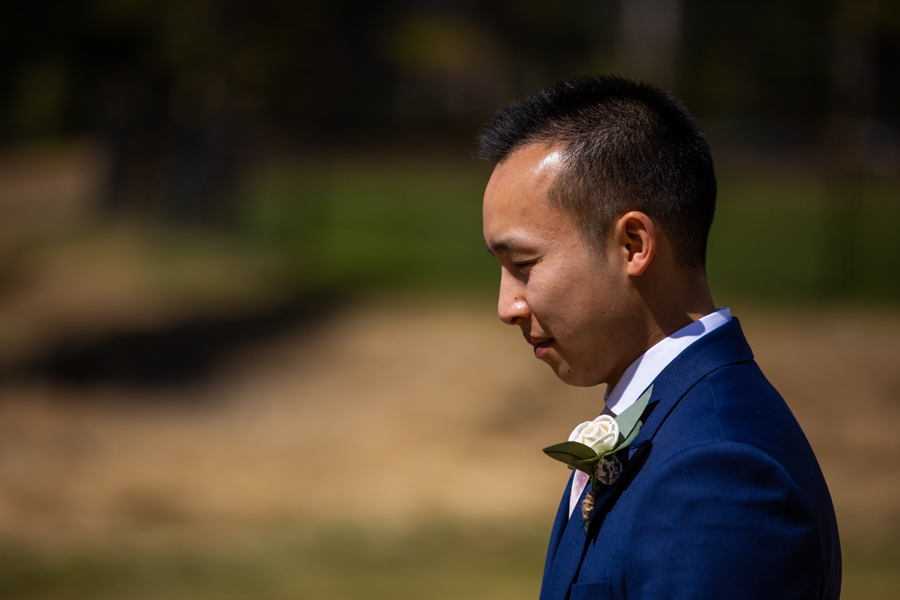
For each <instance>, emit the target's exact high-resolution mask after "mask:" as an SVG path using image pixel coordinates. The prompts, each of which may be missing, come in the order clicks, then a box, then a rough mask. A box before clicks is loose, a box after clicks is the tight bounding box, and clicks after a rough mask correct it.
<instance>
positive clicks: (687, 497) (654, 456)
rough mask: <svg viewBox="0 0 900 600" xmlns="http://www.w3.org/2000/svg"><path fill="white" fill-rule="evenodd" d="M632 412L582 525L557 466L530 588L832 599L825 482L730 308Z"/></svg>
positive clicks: (561, 599)
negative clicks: (631, 435)
mask: <svg viewBox="0 0 900 600" xmlns="http://www.w3.org/2000/svg"><path fill="white" fill-rule="evenodd" d="M642 420H643V421H644V426H643V428H642V429H641V431H640V434H639V435H638V437H637V438H636V439H635V440H634V442H633V443H632V444H631V445H630V446H629V447H628V449H627V456H623V455H625V454H626V452H622V453H620V455H619V456H620V457H622V458H624V459H625V460H623V462H624V463H625V472H624V474H623V475H622V477H621V478H620V479H619V481H618V482H617V483H615V484H614V485H611V486H603V489H601V490H600V493H599V495H598V498H597V501H596V508H595V510H594V515H593V518H592V519H591V523H590V527H589V529H588V531H587V532H585V531H584V530H583V528H582V517H581V510H580V504H579V507H578V508H576V509H575V511H574V513H573V514H572V517H571V518H569V515H568V512H569V490H570V489H571V486H572V481H571V479H570V480H569V486H568V487H567V488H566V491H565V493H564V494H563V498H562V502H561V503H560V507H559V512H558V514H557V516H556V521H555V523H554V525H553V533H552V534H551V537H550V547H549V550H548V552H547V563H546V566H545V568H544V580H543V584H542V588H541V600H565V599H569V600H584V599H587V598H590V599H594V600H599V599H606V598H628V599H629V600H643V599H647V600H651V599H652V600H658V599H662V598H666V599H675V598H709V599H722V600H726V599H727V600H733V599H741V598H748V599H749V598H753V599H766V600H771V599H776V598H809V599H820V598H821V599H827V600H838V597H839V595H840V584H841V552H840V543H839V541H838V531H837V523H836V521H835V517H834V508H833V506H832V503H831V496H830V495H829V493H828V488H827V487H826V485H825V480H824V478H823V477H822V472H821V470H820V469H819V465H818V463H817V462H816V457H815V456H814V455H813V451H812V449H811V448H810V446H809V443H808V442H807V440H806V437H805V436H804V435H803V431H802V430H801V429H800V426H799V425H798V424H797V421H796V420H795V419H794V416H793V415H792V414H791V411H790V409H789V408H788V407H787V405H786V404H785V403H784V400H782V399H781V396H779V395H778V392H776V391H775V389H774V388H773V387H772V386H771V385H770V384H769V382H768V381H767V380H766V378H765V377H764V376H763V374H762V372H761V371H760V370H759V367H758V366H757V365H756V363H755V362H754V361H753V354H752V352H751V351H750V347H749V346H748V345H747V342H746V340H745V339H744V335H743V333H742V332H741V328H740V325H739V323H738V321H737V319H732V320H731V321H730V322H728V323H727V324H725V325H723V326H721V327H719V328H718V329H716V330H715V331H713V332H711V333H709V334H708V335H706V336H704V337H703V338H701V339H699V340H698V341H697V342H695V343H694V344H692V345H691V346H689V347H688V348H687V349H686V350H685V351H684V352H682V353H681V354H680V355H679V356H678V357H677V358H676V359H675V360H674V361H672V363H670V364H669V365H668V366H667V367H666V369H665V370H664V371H663V372H662V373H661V374H660V375H659V377H657V378H656V380H655V381H654V384H653V394H652V396H651V398H650V403H649V405H648V406H647V409H646V411H645V412H644V416H643V419H642ZM588 488H590V484H589V485H588ZM582 497H583V496H582Z"/></svg>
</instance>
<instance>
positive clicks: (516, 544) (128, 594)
mask: <svg viewBox="0 0 900 600" xmlns="http://www.w3.org/2000/svg"><path fill="white" fill-rule="evenodd" d="M545 543H546V541H545V540H544V535H541V534H537V533H535V530H534V529H533V528H526V529H525V530H524V531H520V530H518V529H515V530H514V529H511V528H505V529H492V530H490V531H487V532H484V531H481V532H476V531H474V530H470V529H465V528H459V527H449V526H444V527H434V528H430V529H426V530H420V531H416V532H413V533H408V534H403V535H381V536H378V535H375V534H373V533H371V532H369V533H362V532H357V531H350V530H343V531H331V532H329V533H326V534H317V535H314V536H304V535H302V534H299V533H295V534H290V535H282V536H273V535H271V534H268V535H267V536H263V537H261V538H260V539H258V540H256V541H255V542H252V543H247V542H246V541H245V542H244V543H243V544H241V545H237V546H230V547H227V548H220V549H209V548H207V549H204V550H201V549H197V548H195V549H186V548H184V547H180V548H179V547H175V548H168V549H166V548H157V549H156V550H154V551H152V552H148V551H142V552H141V551H139V552H134V551H132V552H124V553H123V552H119V553H109V552H106V553H93V554H81V555H77V554H70V555H65V556H61V557H56V558H41V557H40V556H39V555H37V554H33V553H31V554H29V553H23V552H15V551H13V550H11V549H7V550H6V551H5V552H0V597H3V598H10V599H12V598H17V599H18V598H22V599H44V598H56V599H69V598H71V599H77V598H92V599H106V598H110V599H112V598H115V599H117V600H128V599H141V600H144V599H146V600H150V599H155V598H167V599H180V598H185V599H187V598H191V599H202V598H221V599H235V600H236V599H241V598H248V599H249V598H253V599H273V600H274V599H281V598H285V599H288V598H290V599H292V600H306V599H310V600H312V599H328V600H342V599H344V598H346V599H348V600H349V599H350V598H354V599H355V598H367V599H384V600H393V599H397V600H402V599H404V598H411V599H412V598H430V599H435V600H442V599H447V600H451V599H454V600H455V599H458V598H467V599H473V600H478V599H485V600H487V599H496V600H501V599H510V600H512V599H518V598H526V597H537V594H538V590H539V589H540V578H541V572H542V569H543V555H544V548H545V546H544V545H545Z"/></svg>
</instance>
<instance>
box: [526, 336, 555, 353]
mask: <svg viewBox="0 0 900 600" xmlns="http://www.w3.org/2000/svg"><path fill="white" fill-rule="evenodd" d="M525 339H526V340H528V343H529V344H531V345H532V346H534V356H535V358H541V357H542V356H543V355H544V354H545V353H546V352H547V350H548V349H549V348H550V345H551V344H553V338H539V337H532V336H525Z"/></svg>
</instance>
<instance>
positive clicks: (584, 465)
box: [570, 455, 600, 477]
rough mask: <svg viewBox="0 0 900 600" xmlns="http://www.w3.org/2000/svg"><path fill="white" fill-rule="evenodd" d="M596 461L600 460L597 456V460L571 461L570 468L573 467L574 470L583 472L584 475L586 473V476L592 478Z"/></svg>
mask: <svg viewBox="0 0 900 600" xmlns="http://www.w3.org/2000/svg"><path fill="white" fill-rule="evenodd" d="M598 460H600V456H599V455H598V456H597V458H595V459H593V460H591V459H588V460H576V461H573V462H572V464H571V465H570V466H571V467H574V468H575V469H578V470H579V471H584V472H585V473H587V474H588V475H590V476H591V477H593V476H594V465H595V464H597V461H598Z"/></svg>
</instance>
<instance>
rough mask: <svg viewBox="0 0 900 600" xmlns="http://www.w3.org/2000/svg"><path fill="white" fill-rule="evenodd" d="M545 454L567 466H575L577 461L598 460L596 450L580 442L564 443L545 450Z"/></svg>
mask: <svg viewBox="0 0 900 600" xmlns="http://www.w3.org/2000/svg"><path fill="white" fill-rule="evenodd" d="M544 454H546V455H547V456H549V457H550V458H555V459H556V460H558V461H560V462H564V463H566V464H567V465H573V466H574V465H575V463H576V462H577V461H584V460H588V459H591V458H594V459H596V458H598V455H597V453H596V452H594V449H593V448H591V447H590V446H585V445H584V444H581V443H579V442H563V443H562V444H554V445H553V446H549V447H547V448H544Z"/></svg>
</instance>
